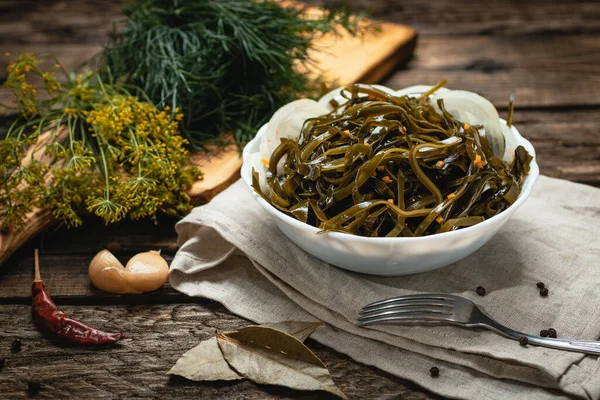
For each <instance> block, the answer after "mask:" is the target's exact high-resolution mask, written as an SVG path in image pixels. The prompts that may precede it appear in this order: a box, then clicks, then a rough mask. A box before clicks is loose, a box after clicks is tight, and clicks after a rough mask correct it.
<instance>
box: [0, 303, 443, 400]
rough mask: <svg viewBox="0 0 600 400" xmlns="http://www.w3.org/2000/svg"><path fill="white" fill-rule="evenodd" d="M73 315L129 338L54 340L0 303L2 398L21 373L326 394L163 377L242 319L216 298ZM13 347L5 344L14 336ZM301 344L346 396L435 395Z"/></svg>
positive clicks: (88, 387)
mask: <svg viewBox="0 0 600 400" xmlns="http://www.w3.org/2000/svg"><path fill="white" fill-rule="evenodd" d="M63 309H64V311H65V312H67V313H69V314H70V315H72V316H73V317H74V318H77V319H81V320H82V321H86V322H87V323H89V324H90V325H92V326H97V327H99V328H102V329H105V330H112V331H124V332H126V333H127V335H128V337H129V338H130V339H125V340H124V341H123V342H121V343H122V344H120V345H117V346H115V347H112V348H105V349H90V348H84V347H76V346H75V347H73V346H58V345H55V344H53V343H51V342H49V341H48V340H47V339H45V338H43V337H42V336H41V335H40V334H39V333H38V331H37V329H36V328H35V327H34V326H33V324H32V320H31V311H30V307H29V306H26V305H0V357H4V358H5V359H6V362H5V366H4V369H3V370H2V371H1V372H0V393H2V397H3V398H10V399H22V398H27V381H29V380H38V381H41V383H42V390H41V392H40V396H41V397H44V398H60V399H66V398H82V396H83V397H85V398H99V397H102V398H166V397H168V398H177V399H198V398H220V399H281V398H285V399H291V398H303V399H310V398H319V399H329V398H333V397H329V396H325V395H324V394H322V393H314V392H313V393H311V392H308V393H307V392H297V391H293V390H291V389H286V388H279V387H272V386H264V385H255V384H253V383H251V382H248V381H240V382H209V383H195V382H191V381H187V380H185V379H183V378H169V377H168V376H166V375H165V373H166V372H167V371H168V370H169V368H170V367H171V366H172V365H173V364H174V363H175V362H176V361H177V359H178V358H179V356H180V355H181V354H183V353H184V352H185V351H187V350H188V349H190V348H191V347H193V346H195V345H197V344H198V343H199V342H200V341H201V340H204V339H208V338H210V337H211V336H213V335H214V333H215V329H217V328H218V329H219V330H231V329H235V328H239V327H241V326H245V325H248V324H249V321H246V320H244V319H241V318H239V317H236V316H234V315H232V314H230V313H229V312H228V311H227V310H226V309H225V308H224V307H223V306H221V305H218V304H206V305H198V304H173V305H140V306H101V307H87V306H64V307H63ZM17 338H18V339H20V340H21V341H22V343H23V346H22V350H21V352H19V353H11V352H10V351H9V349H10V346H11V343H12V341H13V340H14V339H17ZM307 345H308V346H309V347H310V348H311V350H313V351H314V352H315V353H316V354H317V356H319V357H320V358H321V359H322V360H323V361H324V363H325V365H326V366H327V367H328V368H329V369H330V371H331V374H332V378H333V380H334V381H335V382H336V384H337V385H338V386H339V387H340V388H341V389H342V390H343V391H344V392H345V393H346V394H347V395H348V397H349V398H355V399H364V398H387V399H391V398H402V399H411V400H417V399H426V398H437V397H435V396H433V395H432V394H430V393H427V392H425V391H424V390H423V389H420V388H418V387H417V386H416V385H414V384H412V383H409V382H406V381H403V380H401V379H399V378H396V377H393V376H391V375H389V374H386V373H384V372H381V371H378V370H376V369H375V368H372V367H368V366H365V365H362V364H358V363H356V362H354V361H352V360H351V359H349V358H348V357H346V356H344V355H342V354H339V353H336V352H335V351H333V350H330V349H328V348H326V347H324V346H322V345H320V344H318V343H316V342H314V341H311V340H308V341H307Z"/></svg>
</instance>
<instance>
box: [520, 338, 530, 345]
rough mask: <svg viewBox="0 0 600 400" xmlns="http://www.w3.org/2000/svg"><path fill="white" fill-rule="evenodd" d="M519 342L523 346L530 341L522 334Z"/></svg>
mask: <svg viewBox="0 0 600 400" xmlns="http://www.w3.org/2000/svg"><path fill="white" fill-rule="evenodd" d="M519 343H520V344H521V346H526V345H527V343H529V340H527V338H526V337H525V336H521V337H520V338H519Z"/></svg>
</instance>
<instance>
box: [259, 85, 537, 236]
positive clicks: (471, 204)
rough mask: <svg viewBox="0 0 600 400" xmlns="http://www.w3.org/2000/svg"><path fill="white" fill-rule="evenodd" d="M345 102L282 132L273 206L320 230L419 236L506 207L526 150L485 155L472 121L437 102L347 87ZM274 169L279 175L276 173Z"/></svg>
mask: <svg viewBox="0 0 600 400" xmlns="http://www.w3.org/2000/svg"><path fill="white" fill-rule="evenodd" d="M342 96H344V97H345V98H346V99H347V100H348V101H347V102H346V103H344V104H342V105H339V104H337V103H336V102H334V101H332V103H331V104H332V106H333V107H335V109H334V110H333V111H332V112H331V113H330V114H327V115H324V116H320V117H317V118H312V119H310V120H307V121H306V122H305V123H304V127H303V129H302V132H301V134H300V137H299V140H298V141H297V142H296V141H293V140H290V139H282V141H281V144H280V145H279V146H278V147H277V148H276V149H275V151H274V152H273V155H272V156H271V159H270V162H269V171H268V173H267V181H266V184H267V188H268V193H262V192H261V190H260V185H259V184H258V174H256V173H255V174H254V177H253V178H254V184H253V186H254V189H255V190H256V191H257V192H258V193H259V194H260V195H261V196H263V198H264V199H265V200H267V201H268V202H270V203H271V204H272V205H274V206H275V207H276V208H278V209H279V210H280V211H282V212H284V213H287V214H289V215H291V216H293V217H294V218H297V219H298V220H300V221H302V222H304V223H307V224H310V225H313V226H316V227H318V228H320V229H321V230H322V231H324V232H345V233H349V234H354V235H361V236H369V237H396V236H410V237H412V236H424V235H431V234H434V233H441V232H448V231H452V230H456V229H460V228H463V227H467V226H472V225H475V224H477V223H479V222H482V221H484V220H485V219H487V218H490V217H493V216H494V215H497V214H498V213H500V212H502V211H504V210H505V209H506V208H507V207H509V206H510V205H511V204H513V203H514V202H515V201H516V199H517V197H518V195H519V193H520V191H521V185H522V183H523V181H524V178H525V177H526V176H527V174H528V173H529V163H530V161H531V156H530V155H529V154H528V153H527V151H526V150H525V149H524V148H523V147H522V146H519V147H518V148H517V149H516V151H515V158H514V161H513V162H512V163H510V164H509V163H506V162H503V161H502V160H500V159H498V158H497V157H494V156H493V154H492V151H491V150H490V146H489V145H488V142H487V140H486V137H485V131H484V128H483V127H482V126H470V125H469V124H465V123H462V122H461V121H458V120H456V119H455V118H453V117H452V116H451V115H450V114H449V113H448V112H447V111H446V110H445V109H444V104H443V101H442V100H438V102H437V105H438V107H439V110H441V112H438V111H437V110H436V108H435V107H433V106H432V105H431V104H430V103H429V101H428V97H427V96H421V97H419V98H411V97H407V96H402V97H395V96H393V95H390V94H388V93H385V92H383V91H380V90H378V89H375V88H370V87H365V86H362V85H360V86H359V85H352V86H348V87H346V88H345V89H344V91H343V92H342ZM277 171H279V172H280V173H279V174H277Z"/></svg>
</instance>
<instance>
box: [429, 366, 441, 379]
mask: <svg viewBox="0 0 600 400" xmlns="http://www.w3.org/2000/svg"><path fill="white" fill-rule="evenodd" d="M429 375H431V377H432V378H437V377H438V376H440V369H439V368H438V367H431V369H430V370H429Z"/></svg>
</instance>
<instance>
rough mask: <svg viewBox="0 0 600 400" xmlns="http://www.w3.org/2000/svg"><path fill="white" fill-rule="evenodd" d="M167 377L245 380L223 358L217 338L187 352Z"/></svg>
mask: <svg viewBox="0 0 600 400" xmlns="http://www.w3.org/2000/svg"><path fill="white" fill-rule="evenodd" d="M167 375H179V376H183V377H184V378H186V379H189V380H191V381H233V380H236V379H244V377H243V376H241V375H240V374H238V373H237V372H235V371H234V370H232V369H231V367H229V364H227V361H225V359H224V358H223V354H222V353H221V349H220V348H219V345H218V344H217V338H216V337H213V338H210V339H208V340H205V341H203V342H200V344H199V345H198V346H196V347H194V348H193V349H191V350H188V351H187V352H185V353H184V354H183V355H182V356H181V357H180V358H179V360H177V363H175V365H174V366H173V368H171V370H170V371H169V372H167Z"/></svg>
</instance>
